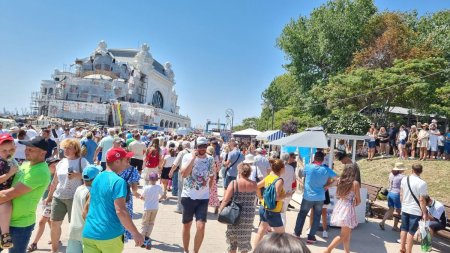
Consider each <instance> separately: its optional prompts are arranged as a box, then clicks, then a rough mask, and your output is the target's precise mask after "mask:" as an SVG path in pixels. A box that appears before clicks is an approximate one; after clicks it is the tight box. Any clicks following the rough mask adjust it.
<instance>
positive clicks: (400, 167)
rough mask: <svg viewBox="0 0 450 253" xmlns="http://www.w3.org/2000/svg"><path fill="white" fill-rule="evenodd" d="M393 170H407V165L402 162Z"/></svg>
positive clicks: (396, 164)
mask: <svg viewBox="0 0 450 253" xmlns="http://www.w3.org/2000/svg"><path fill="white" fill-rule="evenodd" d="M392 170H399V171H400V170H406V167H405V164H403V163H402V162H397V163H395V165H394V168H392Z"/></svg>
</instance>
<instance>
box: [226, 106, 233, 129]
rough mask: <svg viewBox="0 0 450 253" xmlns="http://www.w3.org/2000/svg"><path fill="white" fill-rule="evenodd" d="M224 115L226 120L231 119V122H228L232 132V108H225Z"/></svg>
mask: <svg viewBox="0 0 450 253" xmlns="http://www.w3.org/2000/svg"><path fill="white" fill-rule="evenodd" d="M225 115H226V116H225V117H226V118H227V120H230V119H231V124H230V131H231V132H233V118H234V111H233V109H230V108H228V109H226V110H225Z"/></svg>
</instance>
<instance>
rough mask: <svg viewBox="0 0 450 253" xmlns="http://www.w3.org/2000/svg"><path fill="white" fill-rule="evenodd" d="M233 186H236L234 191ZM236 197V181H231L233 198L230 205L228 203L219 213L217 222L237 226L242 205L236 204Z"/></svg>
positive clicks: (237, 189) (237, 194)
mask: <svg viewBox="0 0 450 253" xmlns="http://www.w3.org/2000/svg"><path fill="white" fill-rule="evenodd" d="M234 185H236V190H235V189H234ZM236 196H239V188H238V185H237V184H236V181H233V198H232V199H231V201H230V203H228V205H227V206H226V207H224V208H223V209H222V211H221V212H220V213H219V217H218V218H217V220H218V221H219V222H220V223H224V224H228V225H237V224H238V223H239V219H240V218H241V210H242V205H241V204H239V203H237V202H236Z"/></svg>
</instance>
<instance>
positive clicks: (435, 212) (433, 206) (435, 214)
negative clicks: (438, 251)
mask: <svg viewBox="0 0 450 253" xmlns="http://www.w3.org/2000/svg"><path fill="white" fill-rule="evenodd" d="M424 198H425V201H426V202H427V209H428V219H429V220H430V232H431V236H434V235H435V233H436V232H437V231H439V230H442V229H445V226H446V224H447V215H446V214H445V206H444V205H443V204H442V203H441V202H439V201H437V200H435V199H432V198H430V196H428V195H425V196H424Z"/></svg>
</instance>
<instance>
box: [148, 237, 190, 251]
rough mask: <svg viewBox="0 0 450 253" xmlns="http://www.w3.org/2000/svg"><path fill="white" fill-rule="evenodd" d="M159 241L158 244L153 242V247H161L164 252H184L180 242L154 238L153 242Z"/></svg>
mask: <svg viewBox="0 0 450 253" xmlns="http://www.w3.org/2000/svg"><path fill="white" fill-rule="evenodd" d="M154 242H157V243H158V244H153V245H152V249H153V248H154V249H159V250H161V251H163V252H183V247H181V246H180V245H178V244H166V243H163V242H160V241H158V240H152V243H154Z"/></svg>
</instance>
